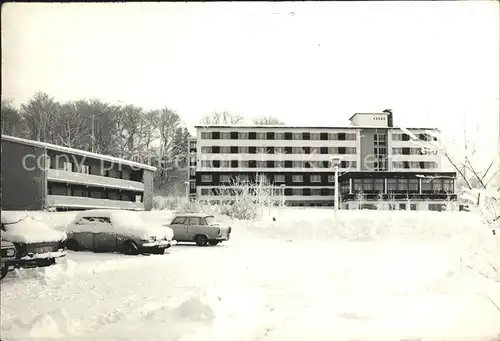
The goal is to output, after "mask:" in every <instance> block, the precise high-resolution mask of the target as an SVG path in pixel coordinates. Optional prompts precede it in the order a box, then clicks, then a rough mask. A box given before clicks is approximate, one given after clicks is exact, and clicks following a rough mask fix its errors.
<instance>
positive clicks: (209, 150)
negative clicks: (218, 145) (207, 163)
mask: <svg viewBox="0 0 500 341" xmlns="http://www.w3.org/2000/svg"><path fill="white" fill-rule="evenodd" d="M201 152H202V153H204V154H210V153H212V147H211V146H202V147H201Z"/></svg>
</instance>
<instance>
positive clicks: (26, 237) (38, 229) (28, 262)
mask: <svg viewBox="0 0 500 341" xmlns="http://www.w3.org/2000/svg"><path fill="white" fill-rule="evenodd" d="M1 223H2V225H1V229H2V239H3V240H5V241H8V242H11V243H13V244H14V246H15V248H16V266H20V267H41V266H49V265H52V264H55V263H56V259H57V258H61V257H65V256H66V246H65V242H66V233H64V232H61V231H57V230H55V229H53V228H51V227H50V226H49V225H47V224H45V223H44V222H42V221H40V220H39V219H37V218H36V217H33V216H29V215H26V214H15V213H14V212H6V211H2V220H1Z"/></svg>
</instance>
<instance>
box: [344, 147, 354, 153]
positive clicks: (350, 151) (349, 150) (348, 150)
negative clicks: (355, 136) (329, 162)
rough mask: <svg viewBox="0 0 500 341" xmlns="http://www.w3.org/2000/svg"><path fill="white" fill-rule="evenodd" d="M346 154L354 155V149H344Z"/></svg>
mask: <svg viewBox="0 0 500 341" xmlns="http://www.w3.org/2000/svg"><path fill="white" fill-rule="evenodd" d="M345 153H346V154H356V147H347V148H346V149H345Z"/></svg>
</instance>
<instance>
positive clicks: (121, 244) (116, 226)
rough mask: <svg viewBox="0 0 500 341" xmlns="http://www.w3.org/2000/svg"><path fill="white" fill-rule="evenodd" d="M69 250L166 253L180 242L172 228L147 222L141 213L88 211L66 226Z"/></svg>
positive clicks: (78, 215) (79, 214)
mask: <svg viewBox="0 0 500 341" xmlns="http://www.w3.org/2000/svg"><path fill="white" fill-rule="evenodd" d="M66 232H67V234H68V240H67V243H66V245H67V247H68V249H69V250H74V251H81V250H91V251H94V252H116V251H117V252H122V253H124V254H128V255H137V254H140V253H150V254H163V253H165V249H168V248H169V247H171V246H172V245H175V244H176V241H175V240H174V239H173V237H174V233H173V231H172V229H165V227H164V226H161V225H159V224H158V225H155V224H150V223H146V222H145V221H144V220H143V219H142V218H141V216H140V215H139V213H137V212H134V211H126V210H87V211H83V212H81V213H78V214H77V215H76V217H75V219H74V220H73V221H72V222H71V223H70V224H69V225H68V226H67V227H66Z"/></svg>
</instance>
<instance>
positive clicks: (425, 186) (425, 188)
mask: <svg viewBox="0 0 500 341" xmlns="http://www.w3.org/2000/svg"><path fill="white" fill-rule="evenodd" d="M431 191H432V184H431V182H430V181H429V180H422V192H431Z"/></svg>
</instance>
